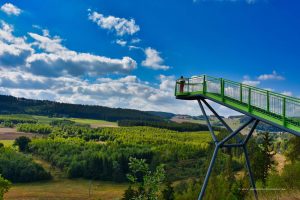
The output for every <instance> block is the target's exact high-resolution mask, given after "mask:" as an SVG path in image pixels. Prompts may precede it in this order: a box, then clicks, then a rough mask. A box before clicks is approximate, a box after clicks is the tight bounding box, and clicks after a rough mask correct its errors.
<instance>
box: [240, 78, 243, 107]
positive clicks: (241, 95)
mask: <svg viewBox="0 0 300 200" xmlns="http://www.w3.org/2000/svg"><path fill="white" fill-rule="evenodd" d="M240 101H241V103H243V84H242V83H240Z"/></svg>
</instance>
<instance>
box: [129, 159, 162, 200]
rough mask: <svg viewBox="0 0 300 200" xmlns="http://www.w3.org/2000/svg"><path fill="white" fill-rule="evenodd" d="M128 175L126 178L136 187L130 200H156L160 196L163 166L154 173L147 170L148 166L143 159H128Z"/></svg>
mask: <svg viewBox="0 0 300 200" xmlns="http://www.w3.org/2000/svg"><path fill="white" fill-rule="evenodd" d="M129 169H130V171H131V173H130V174H128V175H127V178H128V179H129V180H130V182H131V183H132V186H134V185H136V186H137V188H135V189H134V191H135V193H136V195H135V196H134V197H133V198H131V200H157V199H158V198H159V196H160V193H161V191H160V189H161V185H162V183H163V180H164V179H165V170H164V168H163V165H160V166H158V167H157V168H156V170H155V171H154V172H152V171H150V170H149V165H148V164H147V163H146V160H145V159H136V158H132V157H130V158H129Z"/></svg>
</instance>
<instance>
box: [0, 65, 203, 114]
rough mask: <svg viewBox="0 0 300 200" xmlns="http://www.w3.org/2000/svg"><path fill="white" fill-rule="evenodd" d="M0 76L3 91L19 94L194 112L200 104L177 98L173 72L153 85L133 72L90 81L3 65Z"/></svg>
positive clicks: (142, 108) (21, 95)
mask: <svg viewBox="0 0 300 200" xmlns="http://www.w3.org/2000/svg"><path fill="white" fill-rule="evenodd" d="M0 80H1V81H0V93H2V94H9V95H14V96H17V97H26V98H32V97H34V98H38V99H49V100H55V101H59V102H68V103H81V104H96V105H103V106H110V107H122V108H133V109H141V110H161V111H167V112H175V113H181V114H184V113H187V112H189V111H190V112H191V114H198V113H197V112H192V111H195V108H192V107H193V106H197V104H196V103H195V102H194V104H191V103H190V102H183V101H179V100H176V99H175V97H174V94H173V88H174V84H175V79H174V77H173V76H164V75H161V76H159V78H158V80H159V85H158V86H154V85H150V84H149V83H147V82H144V81H141V80H140V79H139V78H138V77H136V76H133V75H128V76H124V77H120V78H117V79H111V78H99V79H97V80H96V81H94V82H89V81H87V80H82V79H79V78H76V77H44V76H38V75H32V74H30V73H27V72H23V71H18V70H15V71H5V69H0ZM191 105H192V107H191Z"/></svg>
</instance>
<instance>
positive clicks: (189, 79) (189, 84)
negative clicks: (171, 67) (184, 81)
mask: <svg viewBox="0 0 300 200" xmlns="http://www.w3.org/2000/svg"><path fill="white" fill-rule="evenodd" d="M188 92H190V79H189V78H188Z"/></svg>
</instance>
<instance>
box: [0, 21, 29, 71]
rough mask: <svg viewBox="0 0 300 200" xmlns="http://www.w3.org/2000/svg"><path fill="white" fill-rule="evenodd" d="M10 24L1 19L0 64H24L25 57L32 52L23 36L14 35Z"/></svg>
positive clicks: (9, 65) (12, 65)
mask: <svg viewBox="0 0 300 200" xmlns="http://www.w3.org/2000/svg"><path fill="white" fill-rule="evenodd" d="M13 30H14V28H13V26H12V25H9V24H7V23H5V22H4V21H1V28H0V65H1V66H6V67H17V66H21V65H25V62H26V59H27V58H28V57H29V56H30V55H31V54H32V53H33V52H34V50H33V49H32V48H31V45H29V44H27V43H26V41H25V38H24V37H15V36H14V35H13V34H12V32H13Z"/></svg>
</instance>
